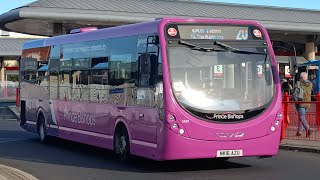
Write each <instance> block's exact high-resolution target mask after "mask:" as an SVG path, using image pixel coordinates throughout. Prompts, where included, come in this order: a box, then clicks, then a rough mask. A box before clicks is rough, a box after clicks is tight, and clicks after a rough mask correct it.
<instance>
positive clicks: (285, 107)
mask: <svg viewBox="0 0 320 180" xmlns="http://www.w3.org/2000/svg"><path fill="white" fill-rule="evenodd" d="M288 102H289V95H288V92H285V94H284V98H283V102H282V111H283V116H282V126H281V140H283V139H284V138H285V137H286V126H285V122H288V119H287V118H288V108H289V106H288Z"/></svg>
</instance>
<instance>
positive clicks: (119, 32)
mask: <svg viewBox="0 0 320 180" xmlns="http://www.w3.org/2000/svg"><path fill="white" fill-rule="evenodd" d="M159 22H160V20H156V21H152V22H145V23H138V24H130V25H123V26H117V27H111V28H104V29H98V30H96V31H90V32H84V33H77V34H66V35H62V36H55V37H51V38H45V39H39V40H33V41H27V42H26V43H24V45H23V49H31V48H37V47H44V46H53V45H59V44H69V43H77V42H84V41H94V40H102V39H107V38H116V37H125V36H132V35H139V34H147V33H155V32H157V31H158V24H159Z"/></svg>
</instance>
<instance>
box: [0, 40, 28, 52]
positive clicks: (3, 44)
mask: <svg viewBox="0 0 320 180" xmlns="http://www.w3.org/2000/svg"><path fill="white" fill-rule="evenodd" d="M25 41H27V39H15V38H0V56H20V55H21V53H22V45H23V43H24V42H25Z"/></svg>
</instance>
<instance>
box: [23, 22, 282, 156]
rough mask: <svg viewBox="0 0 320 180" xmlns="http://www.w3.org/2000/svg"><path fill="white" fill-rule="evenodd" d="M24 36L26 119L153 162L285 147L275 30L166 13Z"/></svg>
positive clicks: (28, 124)
mask: <svg viewBox="0 0 320 180" xmlns="http://www.w3.org/2000/svg"><path fill="white" fill-rule="evenodd" d="M72 32H73V33H72V34H68V35H63V36H57V37H51V38H47V39H42V40H35V41H30V42H26V43H25V44H24V47H23V54H22V57H21V63H20V74H21V75H20V94H21V97H20V100H21V102H20V103H21V126H22V127H23V128H24V129H26V130H27V131H31V132H34V133H38V134H39V137H40V141H41V142H45V141H46V140H47V139H48V137H50V136H55V137H58V138H62V139H66V140H70V141H76V142H80V143H85V144H89V145H93V146H98V147H102V148H106V149H111V150H114V152H115V153H116V154H117V155H118V156H119V157H120V158H122V159H126V158H127V157H129V155H136V156H142V157H145V158H149V159H154V160H159V161H162V160H175V159H194V158H222V159H227V158H229V157H239V156H257V157H270V156H274V155H276V154H277V153H278V148H279V142H280V131H281V123H282V112H281V90H280V84H279V77H278V72H277V68H276V59H275V55H274V52H273V49H272V45H271V43H270V39H269V36H268V33H267V31H266V29H265V28H263V27H262V26H261V25H260V24H259V23H257V22H253V21H242V20H214V19H176V18H164V19H157V20H155V21H153V22H146V23H140V24H132V25H125V26H119V27H112V28H107V29H98V30H95V29H94V28H90V29H79V30H76V31H72Z"/></svg>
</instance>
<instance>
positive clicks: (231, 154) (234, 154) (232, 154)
mask: <svg viewBox="0 0 320 180" xmlns="http://www.w3.org/2000/svg"><path fill="white" fill-rule="evenodd" d="M239 156H243V151H242V150H220V151H217V157H239Z"/></svg>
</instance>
